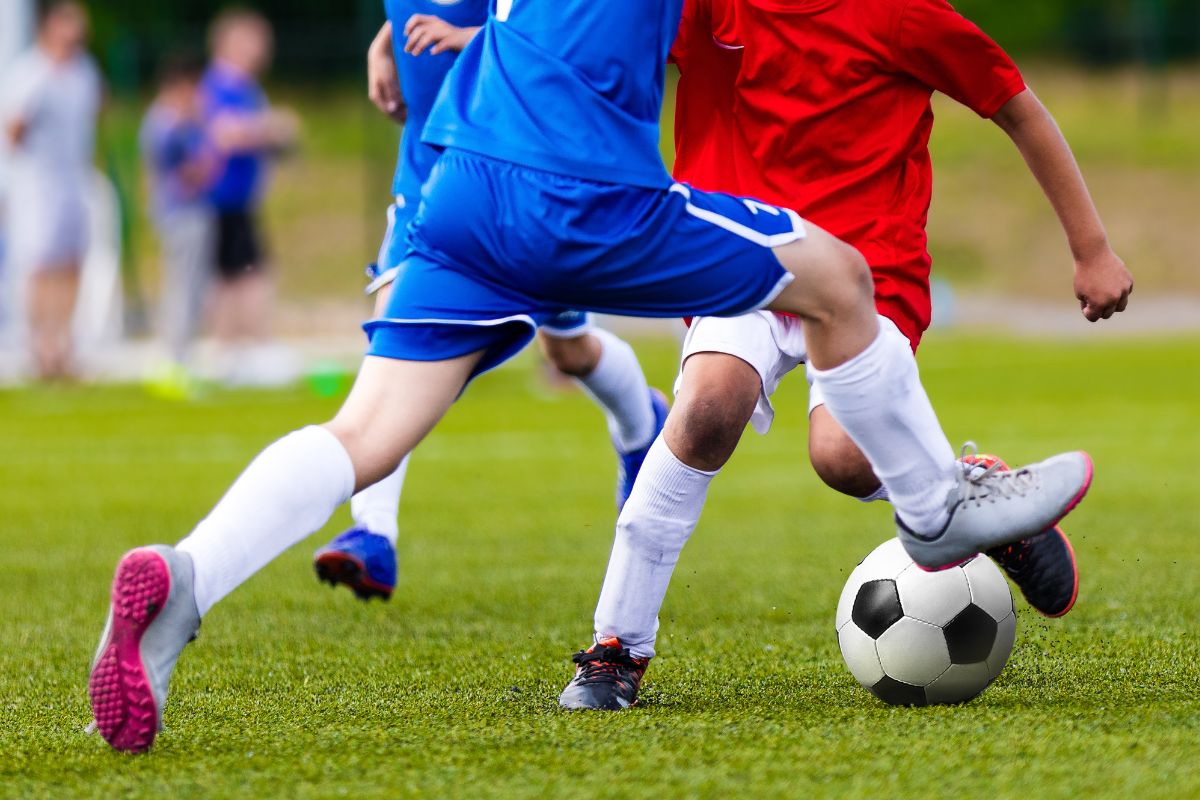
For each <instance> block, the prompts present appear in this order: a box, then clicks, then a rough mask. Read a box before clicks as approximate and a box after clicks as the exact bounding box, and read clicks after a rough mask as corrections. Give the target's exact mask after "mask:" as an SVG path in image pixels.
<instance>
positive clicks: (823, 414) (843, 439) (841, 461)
mask: <svg viewBox="0 0 1200 800" xmlns="http://www.w3.org/2000/svg"><path fill="white" fill-rule="evenodd" d="M808 458H809V461H811V462H812V466H813V471H814V472H816V473H817V476H818V477H819V478H820V479H821V480H822V481H824V482H825V485H826V486H828V487H829V488H831V489H833V490H834V491H838V492H841V493H842V494H844V495H849V496H850V497H853V498H856V499H858V500H862V501H863V502H871V501H874V500H886V499H887V490H886V489H884V488H883V484H881V483H880V482H879V478H877V477H876V476H875V470H873V469H871V462H869V461H867V457H866V456H864V455H863V453H862V450H859V449H858V445H856V444H855V443H854V440H853V439H851V438H850V436H849V434H847V433H846V431H845V430H844V429H843V428H842V426H841V425H838V424H837V422H836V421H835V420H834V418H833V415H831V414H830V413H829V410H828V409H827V408H825V405H824V403H822V404H821V405H819V406H817V407H816V408H814V409H813V410H812V413H810V414H809V416H808Z"/></svg>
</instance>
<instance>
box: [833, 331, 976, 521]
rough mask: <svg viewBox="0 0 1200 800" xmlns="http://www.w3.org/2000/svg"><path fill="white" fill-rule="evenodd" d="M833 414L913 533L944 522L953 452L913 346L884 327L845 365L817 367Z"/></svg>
mask: <svg viewBox="0 0 1200 800" xmlns="http://www.w3.org/2000/svg"><path fill="white" fill-rule="evenodd" d="M812 375H813V377H814V380H815V381H816V383H817V385H818V386H819V387H820V389H821V393H822V395H823V397H824V398H825V405H826V407H827V408H828V409H829V413H830V414H832V415H833V418H834V419H835V420H837V422H838V424H839V425H841V426H842V428H843V429H845V431H846V433H848V434H849V435H850V438H851V439H853V440H854V443H855V444H857V445H858V447H859V449H860V450H862V451H863V453H864V454H865V455H866V457H867V460H868V461H869V462H870V463H871V467H872V468H873V469H874V470H875V474H876V475H877V476H879V480H880V481H881V482H882V483H883V485H884V487H885V488H886V489H887V493H888V496H889V497H890V498H891V501H892V504H893V505H895V507H896V512H897V513H898V514H899V515H900V517H901V519H903V520H904V522H905V524H907V525H908V526H909V527H910V528H912V529H913V530H915V531H918V532H920V533H935V532H937V531H939V530H941V529H942V527H943V526H944V525H945V524H946V520H947V516H948V511H947V509H946V506H945V502H946V495H947V493H948V492H949V491H950V488H951V487H952V486H953V485H954V478H955V470H956V465H955V460H954V451H953V450H952V449H951V447H950V442H949V441H947V439H946V435H945V434H944V433H942V428H941V425H939V424H938V420H937V415H936V414H934V411H933V406H932V405H930V403H929V397H928V396H927V395H926V394H925V389H924V387H923V386H921V378H920V375H919V373H918V371H917V361H916V359H915V358H914V357H913V353H912V349H911V348H910V347H909V345H908V341H907V340H906V339H905V338H904V337H903V336H902V335H901V334H900V333H899V332H897V331H896V330H895V329H894V328H893V327H892V326H890V325H884V326H882V328H881V330H880V332H879V336H878V337H876V339H875V341H874V342H872V343H871V345H870V347H868V348H867V349H866V350H864V351H863V352H862V353H860V354H859V355H857V356H855V357H854V358H852V359H850V360H849V361H847V362H846V363H845V364H842V365H841V366H838V367H834V368H833V369H829V370H816V369H814V370H812Z"/></svg>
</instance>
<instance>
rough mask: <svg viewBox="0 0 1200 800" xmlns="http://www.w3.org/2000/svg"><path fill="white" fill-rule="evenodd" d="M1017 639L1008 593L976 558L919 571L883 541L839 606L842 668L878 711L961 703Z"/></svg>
mask: <svg viewBox="0 0 1200 800" xmlns="http://www.w3.org/2000/svg"><path fill="white" fill-rule="evenodd" d="M1016 632H1017V617H1016V613H1015V612H1014V610H1013V598H1012V592H1010V591H1009V588H1008V582H1007V581H1005V579H1004V575H1003V574H1002V573H1001V572H1000V569H999V568H998V567H997V566H996V565H995V564H993V563H992V562H991V561H990V560H989V559H988V558H986V557H984V556H977V557H976V558H974V559H972V560H971V561H968V562H967V563H966V564H963V565H961V566H958V567H952V568H951V569H947V570H943V571H941V572H925V571H924V570H922V569H920V568H919V567H918V566H917V565H916V564H914V563H913V562H912V559H910V558H909V557H908V554H907V553H905V552H904V546H903V545H901V544H900V540H899V539H890V540H888V541H886V542H884V543H883V544H881V545H879V547H877V548H875V550H874V551H873V552H872V553H871V554H870V555H869V556H867V557H866V558H865V559H863V561H862V563H861V564H859V565H858V566H857V567H855V568H854V571H853V572H851V573H850V578H849V579H848V580H847V581H846V588H844V589H843V590H842V597H841V599H840V600H839V601H838V609H837V633H838V643H839V644H840V645H841V648H842V657H843V658H844V659H845V660H846V666H847V667H849V668H850V672H851V673H852V674H853V675H854V677H855V678H856V679H857V680H858V682H859V683H861V684H862V685H863V687H864V688H865V689H866V690H867V691H869V692H870V693H871V694H873V695H875V696H876V697H878V698H879V699H880V700H883V701H884V702H885V703H891V704H892V705H901V706H924V705H930V704H936V703H963V702H966V701H967V700H970V699H971V698H973V697H976V696H978V695H979V694H980V692H982V691H983V690H984V689H986V688H987V687H988V686H989V685H990V684H991V682H992V681H994V680H995V679H996V678H997V676H999V675H1000V671H1001V670H1003V669H1004V665H1005V664H1006V663H1008V657H1009V655H1010V654H1011V653H1012V647H1013V640H1014V638H1015V636H1016Z"/></svg>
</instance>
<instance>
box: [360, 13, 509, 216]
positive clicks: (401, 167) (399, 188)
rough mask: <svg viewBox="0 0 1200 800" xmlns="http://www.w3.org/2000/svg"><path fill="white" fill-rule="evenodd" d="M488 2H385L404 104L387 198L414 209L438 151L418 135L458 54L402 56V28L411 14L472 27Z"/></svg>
mask: <svg viewBox="0 0 1200 800" xmlns="http://www.w3.org/2000/svg"><path fill="white" fill-rule="evenodd" d="M488 3H489V0H384V3H383V5H384V10H385V11H386V12H387V18H388V20H389V21H390V22H391V23H392V48H393V51H394V52H395V55H396V69H397V71H398V72H399V73H400V89H401V91H402V92H403V93H404V102H405V104H406V105H407V106H408V121H407V122H406V123H405V126H404V135H403V136H402V137H401V138H400V155H399V157H398V158H397V159H396V175H395V177H394V178H393V179H392V194H393V195H396V196H398V197H404V198H405V199H406V200H407V201H408V204H409V206H411V207H412V208H414V209H415V208H416V205H417V203H418V201H419V200H420V197H421V185H422V184H424V183H425V181H426V180H427V179H428V178H429V172H430V170H432V169H433V164H434V162H435V161H437V158H438V153H439V150H438V148H435V147H431V146H430V145H427V144H424V143H422V142H421V131H422V129H423V128H424V127H425V122H426V120H427V119H429V112H430V111H432V110H433V104H434V101H436V100H437V97H438V92H439V91H440V90H441V88H442V84H443V83H445V80H446V75H448V74H449V72H450V68H451V67H453V66H454V62H455V60H456V59H457V58H458V53H441V54H439V55H436V56H435V55H431V54H430V53H429V51H428V50H426V51H425V52H424V53H422V54H421V55H419V56H411V55H409V54H408V53H405V52H404V42H405V41H406V39H407V37H406V36H405V35H404V25H405V23H406V22H408V19H409V17H411V16H412V15H413V14H432V15H434V16H437V17H441V18H442V19H444V20H445V21H446V22H448V23H450V24H451V25H455V26H457V27H460V28H470V27H476V26H479V25H483V23H484V22H486V21H487V17H488Z"/></svg>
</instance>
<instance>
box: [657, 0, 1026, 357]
mask: <svg viewBox="0 0 1200 800" xmlns="http://www.w3.org/2000/svg"><path fill="white" fill-rule="evenodd" d="M693 4H694V5H695V6H696V7H697V10H696V12H694V13H693V15H692V16H694V17H699V16H701V15H702V12H705V11H707V13H708V16H709V17H710V18H711V17H716V18H717V19H718V20H724V19H731V20H732V22H733V24H734V25H735V32H736V38H734V39H733V40H731V39H730V38H728V36H729V33H728V31H724V30H722V31H721V33H720V34H719V36H720V37H721V38H720V41H722V42H724V43H726V44H733V43H735V42H736V43H737V44H741V45H743V46H744V49H743V50H742V51H741V52H740V56H741V58H740V63H739V64H738V73H737V76H736V78H735V91H734V102H733V113H732V115H731V116H732V118H733V121H734V125H735V131H734V135H731V136H728V137H726V141H727V142H729V145H730V149H729V151H728V152H726V153H724V154H722V155H721V157H720V160H721V161H722V162H723V164H722V166H721V167H720V169H719V171H714V170H712V169H705V168H704V167H702V166H697V165H696V164H694V163H687V162H685V163H684V164H683V165H682V169H681V170H677V173H676V177H677V178H679V179H680V180H689V181H695V182H696V183H697V184H698V185H699V186H700V187H701V188H707V189H719V190H722V191H728V192H733V193H737V194H748V195H752V196H755V197H759V198H760V199H762V200H765V201H767V202H770V203H775V204H777V205H783V206H788V207H790V208H794V209H795V210H796V211H798V212H799V213H800V214H802V215H803V216H804V217H805V218H806V219H809V220H811V221H812V222H813V223H814V224H816V225H819V226H821V227H822V228H825V229H826V230H828V231H829V232H830V233H832V234H834V235H835V236H837V237H838V238H840V239H843V240H845V241H847V242H849V243H850V244H852V245H854V246H855V247H857V248H858V249H859V251H861V252H862V254H863V256H864V257H866V259H867V262H868V263H869V264H870V265H871V271H872V273H873V275H874V277H875V289H876V301H877V304H878V307H879V310H880V313H882V314H884V315H885V316H887V317H889V318H891V319H892V320H893V321H894V322H895V323H896V324H897V325H898V326H899V327H900V330H901V331H903V332H904V334H905V335H906V336H908V338H909V339H910V340H911V341H912V342H913V344H914V345H916V344H917V342H918V341H919V340H920V337H921V334H922V333H924V331H925V329H926V328H927V327H928V326H929V317H930V300H929V268H930V264H931V259H930V257H929V250H928V246H927V238H926V234H925V225H926V222H927V220H928V216H929V203H930V199H931V197H932V192H933V169H932V163H931V160H930V155H929V135H930V132H931V130H932V128H933V109H932V107H931V105H930V98H931V96H932V94H933V92H934V91H940V92H943V93H945V94H947V95H949V96H950V97H952V98H953V99H955V100H957V101H958V102H960V103H962V104H963V105H966V106H967V107H969V108H971V109H972V110H974V111H975V112H976V113H978V114H979V115H981V116H983V117H985V118H986V117H991V116H992V115H994V114H995V113H996V112H997V111H999V110H1000V108H1001V107H1002V106H1003V105H1004V104H1005V103H1007V102H1008V101H1009V100H1011V99H1012V98H1013V97H1015V96H1016V95H1017V94H1019V93H1021V92H1022V91H1024V89H1025V82H1024V80H1023V79H1022V77H1021V73H1020V71H1019V70H1018V69H1017V67H1016V65H1015V64H1014V63H1013V62H1012V59H1010V58H1009V57H1008V55H1007V54H1006V53H1005V52H1004V51H1003V50H1002V49H1001V48H1000V46H999V45H997V44H996V43H995V42H994V41H993V40H992V39H990V38H988V36H987V35H986V34H984V33H983V32H982V31H981V30H979V28H977V27H976V26H975V25H974V24H972V23H971V22H970V21H968V20H967V19H965V18H964V17H962V16H961V15H960V14H958V12H956V11H955V10H954V8H953V7H952V6H950V4H949V3H947V2H945V0H696V2H695V3H693V2H692V1H691V0H689V3H688V5H693ZM731 9H732V10H731ZM687 18H688V15H687V14H686V12H685V22H686V21H687ZM716 33H717V29H714V34H716ZM696 38H697V37H695V36H693V37H692V41H693V44H694V42H695V40H696ZM693 50H694V47H691V46H689V47H686V48H683V49H681V51H680V53H679V57H677V59H676V60H677V61H678V63H679V64H680V71H681V75H683V76H684V79H685V80H686V79H687V73H688V71H689V69H691V68H692V65H691V64H690V63H689V62H688V60H689V59H693V58H695V55H694V53H693ZM692 99H693V97H692V94H691V93H682V92H681V95H680V103H681V104H682V103H684V102H688V101H691V100H692ZM713 117H716V118H718V119H719V120H720V122H719V123H718V124H724V120H723V118H722V116H721V115H720V114H716V113H714V109H712V108H711V107H710V108H705V107H704V106H703V105H700V106H698V107H695V108H681V109H679V110H678V111H677V114H676V124H677V126H682V130H677V133H676V135H677V137H679V138H681V139H684V140H686V139H687V138H689V137H690V136H692V135H693V134H697V135H698V131H699V129H700V128H701V127H702V126H704V125H705V124H706V118H713ZM730 162H735V166H732V167H731V166H730ZM713 166H715V165H713ZM710 177H720V178H722V179H728V180H730V181H731V182H730V183H728V184H725V185H720V186H718V185H715V184H706V183H705V182H704V181H705V180H707V179H709V178H710Z"/></svg>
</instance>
